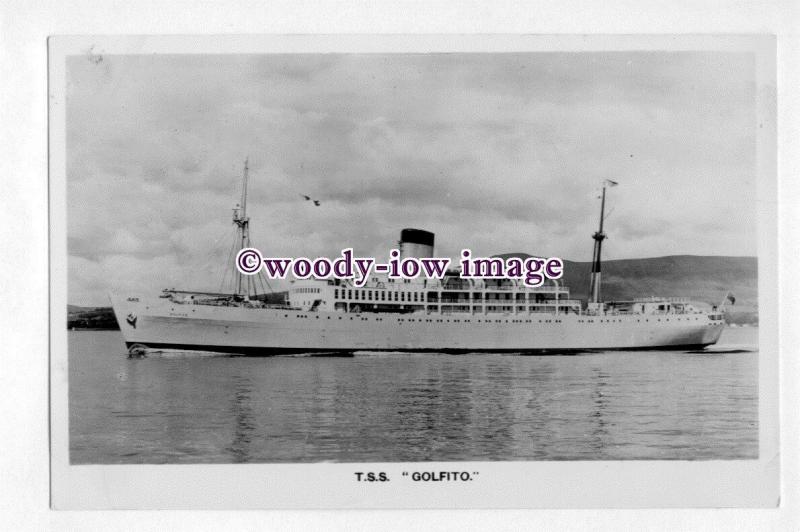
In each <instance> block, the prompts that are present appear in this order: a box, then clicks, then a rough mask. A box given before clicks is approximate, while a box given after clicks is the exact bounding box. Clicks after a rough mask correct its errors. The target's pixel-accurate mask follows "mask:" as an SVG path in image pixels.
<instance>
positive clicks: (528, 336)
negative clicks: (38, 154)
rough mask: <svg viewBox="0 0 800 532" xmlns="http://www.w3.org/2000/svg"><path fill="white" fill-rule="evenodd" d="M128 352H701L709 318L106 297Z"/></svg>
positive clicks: (711, 338) (718, 324) (712, 335)
mask: <svg viewBox="0 0 800 532" xmlns="http://www.w3.org/2000/svg"><path fill="white" fill-rule="evenodd" d="M112 304H113V307H114V312H115V314H116V317H117V321H118V322H119V325H120V329H121V331H122V335H123V337H124V338H125V343H126V345H127V346H128V347H129V348H131V347H134V346H136V345H137V344H139V345H141V346H144V347H147V348H158V349H189V350H202V351H217V352H227V353H236V354H250V355H268V354H277V353H291V352H352V351H365V350H368V351H371V350H376V351H437V352H491V351H505V352H564V351H580V350H593V349H597V350H609V349H656V348H661V349H680V348H700V347H703V346H706V345H710V344H713V343H715V342H716V341H717V340H718V339H719V337H720V334H722V329H723V322H722V321H720V320H719V319H712V316H711V315H709V314H703V313H692V314H683V315H681V314H670V315H661V316H659V315H642V314H629V315H625V314H620V315H604V316H590V315H585V314H584V315H578V314H574V313H570V314H545V313H531V314H528V313H525V314H516V315H515V314H499V313H495V314H473V315H470V314H466V313H465V314H450V315H440V314H428V315H426V314H424V313H415V314H400V313H369V312H366V313H361V314H356V313H344V312H339V311H335V312H332V311H313V312H311V311H301V310H288V309H252V308H245V307H233V306H231V307H225V306H211V305H193V304H178V303H175V302H173V301H171V300H169V299H164V298H144V297H138V298H137V297H128V298H116V297H112Z"/></svg>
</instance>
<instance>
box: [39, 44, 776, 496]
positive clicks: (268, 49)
mask: <svg viewBox="0 0 800 532" xmlns="http://www.w3.org/2000/svg"><path fill="white" fill-rule="evenodd" d="M774 46H775V43H774V40H773V39H772V38H771V37H768V36H767V37H719V36H716V37H712V36H684V37H680V38H676V37H654V36H649V37H634V36H627V37H620V36H595V37H581V36H513V35H512V36H508V35H492V36H441V35H439V36H435V35H426V36H313V37H309V36H266V37H208V36H207V37H191V36H171V37H164V36H159V37H131V38H125V37H54V38H52V39H51V40H50V56H49V57H50V67H51V70H50V82H51V86H50V110H51V114H50V120H51V137H50V157H51V159H50V160H51V167H50V185H51V189H50V190H51V194H50V205H51V211H50V212H51V218H50V226H51V235H50V237H51V240H50V250H51V276H52V277H51V280H52V284H51V287H52V291H51V333H50V334H51V371H52V374H51V375H52V387H51V394H52V399H51V408H52V410H51V412H52V433H51V434H52V457H53V464H52V466H53V505H54V507H56V508H59V509H108V508H159V509H160V508H167V509H209V508H214V509H251V508H609V507H617V508H626V507H640V508H646V507H705V506H707V507H738V506H745V507H747V506H752V507H774V506H776V505H777V502H778V466H779V460H778V444H777V435H778V433H777V426H778V425H777V413H778V411H777V404H778V401H777V386H776V385H777V361H778V358H777V354H778V349H777V328H776V327H775V323H776V319H777V286H776V283H775V279H776V277H777V276H776V267H777V262H776V256H777V255H776V244H777V228H776V224H775V221H776V216H777V212H776V206H777V203H776V199H777V195H776V186H775V185H776V179H775V157H776V154H775V135H774V128H775V116H774V103H773V101H774V97H775V94H774V92H775V87H774V78H775V73H774V68H775V64H774V54H775V48H774ZM89 49H91V50H92V53H95V54H108V55H117V54H120V55H123V54H152V53H170V54H187V53H191V54H198V53H203V54H218V53H225V54H227V53H286V52H289V53H294V52H302V53H326V52H345V53H347V52H358V53H373V52H381V53H384V52H392V53H407V52H508V51H552V50H558V51H563V50H570V51H580V52H583V51H587V50H591V51H596V50H603V51H606V50H668V51H674V50H723V51H737V52H741V51H746V52H752V53H753V54H754V56H755V58H756V71H757V88H758V94H759V102H758V103H759V112H758V117H757V118H758V121H759V123H760V124H762V125H763V127H761V128H759V129H758V148H759V150H758V157H757V165H758V174H759V175H758V187H757V191H758V192H757V198H755V201H756V205H757V206H758V209H757V210H758V221H759V230H760V231H759V237H760V238H759V281H760V286H759V301H760V302H761V305H760V321H761V324H762V325H761V327H760V328H759V332H760V339H759V342H760V360H759V369H760V371H759V376H760V377H759V388H760V400H759V453H760V458H759V459H758V460H734V461H663V462H662V461H633V460H632V461H620V462H613V461H586V462H574V461H557V462H534V461H528V462H505V463H503V462H474V463H470V462H461V463H457V464H456V463H416V464H411V463H406V464H291V465H285V464H282V465H274V464H248V465H246V466H243V465H233V464H230V465H213V466H209V465H136V466H131V465H122V466H107V465H104V466H100V465H92V466H90V465H81V466H71V465H69V458H68V447H69V446H68V418H69V417H68V399H67V363H66V362H67V352H66V346H67V331H66V327H65V326H64V323H65V322H66V306H67V300H66V292H67V291H66V283H67V278H66V275H67V274H66V272H67V267H66V266H67V265H66V256H67V249H66V230H65V228H66V214H67V213H66V194H65V190H66V176H65V167H66V164H65V160H66V158H65V138H64V135H65V127H64V124H65V117H64V104H63V102H64V92H65V88H66V84H65V80H66V78H65V72H64V67H65V58H66V57H67V56H71V55H84V54H86V53H87V51H88V50H89ZM453 470H465V471H479V472H480V475H479V477H478V479H477V480H476V481H473V482H468V483H412V482H409V481H408V480H407V479H403V478H402V477H401V472H403V471H453ZM356 471H385V472H387V473H388V474H389V477H390V478H392V481H390V482H387V483H382V484H377V483H376V484H371V483H358V482H356V481H355V480H354V472H356Z"/></svg>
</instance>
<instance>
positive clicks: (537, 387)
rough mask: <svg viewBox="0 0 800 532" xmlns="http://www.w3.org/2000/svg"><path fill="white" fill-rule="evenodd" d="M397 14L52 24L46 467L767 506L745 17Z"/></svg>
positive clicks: (770, 222)
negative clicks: (476, 22)
mask: <svg viewBox="0 0 800 532" xmlns="http://www.w3.org/2000/svg"><path fill="white" fill-rule="evenodd" d="M187 40H188V41H189V42H190V43H191V46H188V45H186V42H187ZM378 41H379V42H380V45H375V44H374V43H375V42H378ZM543 42H546V43H547V44H546V45H543V44H542V43H543ZM198 43H199V44H198ZM309 43H310V44H309ZM414 43H415V41H414V40H413V39H407V40H404V39H402V38H384V39H383V40H382V41H381V40H380V39H369V38H363V39H350V40H345V41H344V42H341V43H339V42H338V41H336V40H335V39H334V40H333V41H332V44H331V42H330V41H325V42H324V43H322V44H319V43H318V42H315V41H314V40H313V39H307V40H305V41H301V42H299V43H298V41H297V40H292V39H289V38H285V39H276V38H273V39H272V40H269V39H267V40H266V41H265V42H263V43H262V44H259V45H253V46H252V47H250V49H244V48H243V47H242V46H241V43H239V42H238V41H237V44H236V46H231V47H228V48H226V44H230V43H229V42H227V41H226V40H225V39H224V38H210V37H209V38H205V39H202V38H198V39H196V40H193V39H183V40H180V39H177V44H176V42H173V41H170V40H169V39H162V40H159V39H158V38H149V39H147V38H140V39H128V40H126V39H125V38H105V39H95V40H93V39H90V38H78V37H72V38H67V37H62V38H58V37H56V38H53V39H51V41H50V54H51V55H50V57H51V59H50V61H51V63H50V76H51V78H50V79H51V81H50V82H51V84H52V85H53V88H54V89H51V90H54V94H57V96H55V97H52V96H51V101H50V106H51V111H50V112H51V125H50V127H51V130H50V134H51V145H52V147H51V150H52V151H51V153H52V158H51V182H50V187H51V197H52V198H53V200H52V201H54V204H53V207H52V210H51V218H50V224H51V225H50V231H51V236H50V238H51V245H52V248H53V252H52V253H53V255H52V256H53V259H52V261H53V262H52V263H51V267H52V268H54V270H53V271H54V278H53V281H52V284H51V290H52V291H53V292H54V293H56V292H57V295H54V296H51V297H52V299H51V301H52V306H53V308H54V309H56V307H57V309H56V310H54V311H53V314H52V316H51V320H52V322H51V327H52V330H53V331H54V332H53V333H52V337H51V349H52V350H53V351H52V353H51V364H52V368H53V369H52V374H51V378H52V386H53V390H54V392H53V396H52V405H53V414H52V415H53V430H54V436H53V438H54V439H53V450H52V453H53V459H54V463H55V464H56V469H57V473H58V472H59V471H60V472H62V473H63V474H62V473H58V474H57V475H56V477H57V478H61V479H69V478H71V477H70V475H71V474H72V473H70V471H72V472H74V474H75V475H78V474H83V473H82V472H95V473H96V472H97V471H100V472H102V471H105V470H106V469H104V468H108V470H109V471H118V472H120V473H119V474H123V472H132V471H152V470H154V471H159V472H163V471H169V472H170V474H175V475H179V476H180V475H182V474H183V473H184V472H186V471H191V472H192V475H193V477H192V478H196V475H202V471H204V470H205V469H204V468H205V467H208V466H216V465H220V466H223V465H224V466H230V467H235V468H237V469H234V471H237V472H241V471H245V472H248V473H247V474H251V473H253V474H257V475H262V474H263V475H266V477H264V478H267V477H268V478H270V479H272V480H271V481H270V482H273V481H275V478H276V477H274V476H270V475H272V474H273V473H272V472H275V473H274V474H275V475H279V474H280V473H278V472H279V471H283V470H282V469H275V468H276V467H277V466H290V465H291V466H301V465H302V466H308V467H311V468H312V469H311V471H326V472H327V471H336V473H335V474H334V473H324V475H327V476H330V477H333V476H335V479H336V480H335V482H336V483H337V484H338V485H342V484H344V485H346V487H343V488H341V489H342V490H343V492H348V491H353V492H357V491H358V492H359V493H360V491H359V490H361V491H365V492H369V493H368V494H362V495H354V496H353V498H351V499H346V496H345V495H342V496H341V497H345V499H342V498H341V497H340V498H338V499H336V497H334V499H335V502H333V503H331V504H335V505H340V506H344V507H348V506H349V507H393V506H401V507H402V506H413V505H416V506H423V507H424V506H429V505H442V504H444V503H442V500H443V499H441V497H440V495H441V493H440V492H441V490H443V489H445V488H444V486H445V485H447V486H448V488H447V489H449V490H456V491H458V493H461V492H463V493H464V497H463V499H462V500H463V501H464V502H463V504H466V505H470V504H472V505H475V504H479V503H478V502H477V501H480V500H481V499H480V497H481V495H480V494H481V490H483V489H484V488H485V487H486V486H489V485H493V486H495V488H496V487H497V486H498V485H499V484H498V483H502V482H501V477H503V478H511V477H513V475H515V474H519V475H522V474H523V473H524V472H525V471H534V469H526V468H544V469H537V471H546V474H544V475H543V476H541V477H540V478H541V479H542V482H541V485H539V486H538V487H537V488H536V491H535V493H534V494H533V495H531V496H530V497H529V498H527V499H524V498H522V495H519V496H517V495H513V496H508V497H507V502H503V501H502V500H500V501H498V500H497V499H503V498H505V497H506V496H505V495H503V494H502V493H501V492H500V491H496V492H495V494H494V495H493V497H494V498H492V499H491V502H489V501H490V499H485V500H486V501H487V502H486V504H487V505H488V506H497V507H503V506H505V505H506V504H508V505H511V506H517V507H526V506H527V507H535V506H539V505H541V504H552V505H554V506H573V505H577V506H580V504H581V501H575V500H573V501H570V502H565V500H566V499H556V498H548V497H558V496H557V495H553V494H548V493H547V492H548V491H549V489H548V486H549V485H550V484H549V482H550V481H552V482H554V484H553V486H558V482H559V481H560V480H559V478H560V477H563V478H561V480H564V482H567V480H565V479H566V478H579V477H580V475H581V473H580V471H579V469H569V468H580V467H584V466H585V467H587V468H596V469H595V471H598V470H599V469H597V468H605V469H604V474H606V475H612V476H614V475H615V473H614V471H616V470H617V469H616V468H617V467H618V468H619V469H618V471H619V472H620V473H619V474H620V475H621V476H622V478H624V477H627V476H631V477H636V478H637V480H636V481H632V482H631V483H630V484H629V485H628V489H629V490H632V491H637V490H639V488H637V487H636V486H638V484H637V482H644V478H645V475H640V474H638V473H636V472H637V471H639V469H636V468H645V467H651V466H652V467H654V468H661V469H660V471H662V472H663V471H676V475H678V476H680V478H681V479H683V480H682V482H685V483H686V484H687V485H690V484H692V483H696V484H702V483H704V482H705V481H706V480H708V482H714V481H719V482H720V483H723V482H728V486H734V487H735V486H738V485H739V484H737V482H744V480H742V478H744V477H741V478H740V477H736V478H737V480H736V481H734V480H730V481H726V480H724V478H726V477H719V476H717V474H716V473H715V471H717V470H718V469H719V470H721V468H725V467H730V468H731V469H732V470H735V469H736V468H739V467H740V468H747V471H750V472H751V473H752V474H753V475H756V476H757V475H763V476H761V477H758V478H759V479H760V480H758V482H759V483H760V484H759V485H760V488H759V490H754V491H753V492H752V493H750V495H752V497H753V499H752V500H754V501H761V502H755V503H753V504H754V505H760V506H768V505H770V504H774V503H775V500H776V497H777V478H778V470H777V466H778V458H777V402H776V401H777V400H776V396H775V393H777V392H776V388H777V380H776V379H777V356H778V352H777V338H776V330H777V329H776V327H777V325H776V321H775V320H776V316H777V309H776V304H777V303H776V301H777V287H776V284H775V283H776V275H775V272H776V263H775V257H774V249H775V245H776V243H775V239H776V229H775V225H774V223H775V222H774V216H775V202H774V197H773V196H774V194H775V181H776V177H775V157H776V152H775V133H774V129H775V120H776V117H775V83H776V81H775V70H774V69H775V67H774V41H773V40H771V39H770V38H769V37H756V36H753V37H737V38H733V37H731V38H726V37H716V38H710V37H709V38H705V39H697V38H690V37H675V38H671V39H670V38H658V37H652V38H649V39H648V38H644V37H640V38H638V39H630V38H629V39H627V40H626V39H625V38H619V39H617V40H613V39H610V38H605V39H594V40H592V39H589V40H588V41H587V40H586V39H584V40H582V41H581V40H578V39H572V40H570V39H562V40H559V39H555V40H550V41H543V40H542V39H537V38H534V37H530V38H527V39H521V38H516V39H514V38H509V39H506V40H504V39H500V38H496V39H490V40H489V41H488V44H486V42H485V41H481V40H475V39H473V40H469V39H464V38H462V39H460V40H459V39H455V43H454V42H453V39H452V38H447V39H438V40H437V39H436V38H433V37H432V38H431V39H429V40H427V41H426V40H424V39H423V42H421V43H420V44H414ZM576 43H578V44H577V45H576ZM62 252H63V253H62ZM245 252H246V253H250V254H251V255H250V256H246V253H245ZM254 265H255V266H254ZM248 268H249V269H248ZM59 279H61V280H63V281H64V285H63V286H61V285H60V284H59V285H58V286H59V287H58V288H56V286H55V285H56V283H57V281H59ZM62 307H63V308H62ZM61 318H63V320H61ZM56 344H58V346H57V345H56ZM121 466H125V467H121ZM154 466H158V467H156V468H155V469H148V468H152V467H154ZM190 466H194V467H190ZM115 468H116V469H115ZM315 468H316V469H315ZM320 468H321V469H320ZM331 468H333V469H331ZM560 468H564V471H569V473H565V474H564V475H566V476H563V475H562V474H561V473H560V471H561V469H560ZM208 471H213V470H212V469H209V470H208ZM693 471H702V473H698V474H695V473H693ZM255 472H259V473H255ZM756 472H757V473H756ZM95 473H92V474H95ZM96 474H98V475H102V473H96ZM159 474H160V473H159ZM234 474H239V473H234ZM504 475H510V477H504ZM573 475H578V476H576V477H573ZM701 475H702V476H701ZM589 477H590V475H589V474H588V473H587V474H586V478H589ZM93 478H95V479H97V478H98V477H96V476H95V477H93ZM103 478H105V477H103ZM753 478H755V477H753ZM96 481H97V480H96ZM293 481H294V482H296V483H297V484H293V485H294V486H295V487H297V486H302V485H303V484H302V481H301V480H300V479H298V478H294V479H293ZM527 481H528V482H531V483H533V479H532V478H531V477H528V480H527ZM58 482H60V481H58ZM58 482H57V486H56V487H55V488H54V489H56V490H57V491H58V490H59V489H60V490H61V491H60V493H61V494H62V497H61V499H59V498H58V497H56V500H57V501H58V500H61V501H65V502H63V503H62V504H63V507H65V508H68V507H72V506H78V507H84V506H87V505H88V506H92V504H89V503H86V502H85V501H79V499H76V498H74V496H73V495H71V494H68V493H67V492H68V491H69V489H68V486H69V485H71V484H70V482H71V481H68V480H64V481H63V482H61V483H60V484H59V483H58ZM98 482H99V481H98ZM109 482H110V481H109ZM331 482H333V480H331ZM620 482H622V481H620ZM751 482H754V481H752V480H751ZM492 483H494V484H492ZM591 484H592V483H591V482H589V485H587V487H582V488H581V489H582V490H583V489H585V490H588V491H591V490H592V489H595V488H593V487H591V486H590V485H591ZM248 485H249V484H243V485H242V489H245V487H246V486H248ZM58 486H60V488H59V487H58ZM262 487H263V486H262ZM264 489H266V490H267V491H268V492H271V491H277V489H276V488H275V487H274V486H266V487H264ZM320 489H321V488H320ZM337 489H338V488H337ZM437 489H438V490H439V491H436V490H437ZM505 489H510V488H505ZM573 489H574V488H573ZM596 489H597V490H598V491H602V490H603V488H602V486H599V485H598V486H596ZM733 489H734V488H731V490H733ZM736 489H738V488H736ZM388 490H401V491H403V493H407V492H413V495H411V496H410V499H409V501H410V502H408V503H404V502H402V501H403V500H404V499H402V498H391V497H390V496H389V495H387V494H389V493H392V491H388ZM125 491H126V494H127V495H130V493H129V492H130V491H136V490H135V488H133V487H132V486H129V487H128V488H126V489H125ZM555 491H558V490H555ZM588 491H587V492H588ZM639 491H640V492H641V493H645V492H646V491H647V490H639ZM756 492H758V493H759V495H755V494H754V493H756ZM452 493H453V492H452V491H450V496H452ZM675 493H676V494H677V495H675V497H676V498H675V499H674V501H675V502H668V501H666V500H665V501H662V502H663V503H664V504H665V505H667V506H674V505H677V504H679V502H680V501H683V503H685V504H686V505H690V506H691V505H704V504H712V503H706V502H703V501H706V500H708V501H727V500H730V501H733V502H731V503H730V504H731V505H738V504H743V503H737V502H736V501H738V500H740V499H736V498H735V497H733V496H731V498H730V499H725V497H727V496H728V494H727V492H726V491H725V490H724V489H722V490H715V489H709V490H707V492H704V491H703V489H702V488H700V487H698V486H695V487H692V488H685V489H681V488H680V487H675ZM536 494H538V496H541V499H537V498H536V497H537V495H536ZM693 494H694V495H693ZM136 496H142V497H147V496H149V495H136ZM562 496H565V495H563V494H562ZM638 496H639V495H630V494H629V495H628V498H627V499H625V498H621V499H619V500H620V501H623V502H619V504H620V505H622V506H625V505H635V506H642V505H650V506H659V505H660V504H659V503H658V502H657V501H656V502H654V501H650V502H648V500H646V499H644V498H641V499H638V498H636V497H638ZM645 496H646V495H642V497H645ZM693 496H696V499H692V501H694V502H691V501H690V502H686V500H685V499H682V498H681V497H686V498H689V497H693ZM292 497H295V499H292ZM310 497H311V495H309V498H310ZM704 497H709V498H708V499H705V498H704ZM715 497H717V498H715ZM301 499H302V500H303V501H305V502H297V503H293V502H292V500H297V501H300V500H301ZM334 499H332V500H334ZM248 500H249V501H251V502H245V503H243V504H244V506H254V507H265V508H269V507H272V506H273V504H274V505H275V506H277V507H285V506H293V505H295V504H296V505H298V506H304V507H314V506H315V504H314V503H313V502H308V501H309V499H303V496H301V495H292V494H287V493H283V494H281V495H280V496H279V497H278V498H276V499H269V498H262V499H260V500H258V501H255V500H254V499H248ZM586 500H589V499H586ZM586 500H585V501H586ZM603 500H606V499H600V501H601V502H600V503H599V504H606V503H604V502H602V501H603ZM742 500H743V499H742ZM69 501H72V502H69ZM75 501H79V502H75ZM343 501H344V502H343ZM364 501H367V502H364ZM370 501H372V502H370ZM376 501H377V502H376ZM470 501H471V502H470ZM548 501H549V502H548ZM585 501H583V502H585ZM624 501H628V502H624ZM764 501H771V502H764ZM119 504H123V503H119ZM142 504H146V503H142ZM177 504H178V506H184V507H192V506H193V503H192V501H190V500H189V499H188V498H187V499H182V502H179V503H177ZM454 504H455V505H456V506H458V505H459V504H460V503H454ZM714 504H716V503H714ZM326 505H327V503H325V502H324V501H320V506H326ZM112 506H113V504H112Z"/></svg>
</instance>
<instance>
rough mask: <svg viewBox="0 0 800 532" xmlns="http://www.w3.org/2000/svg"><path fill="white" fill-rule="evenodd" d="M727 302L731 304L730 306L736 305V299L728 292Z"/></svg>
mask: <svg viewBox="0 0 800 532" xmlns="http://www.w3.org/2000/svg"><path fill="white" fill-rule="evenodd" d="M728 301H730V302H731V305H735V304H736V298H735V297H733V294H731V293H730V292H728Z"/></svg>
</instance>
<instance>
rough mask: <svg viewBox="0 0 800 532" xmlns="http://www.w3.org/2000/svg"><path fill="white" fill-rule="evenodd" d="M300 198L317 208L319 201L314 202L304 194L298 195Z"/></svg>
mask: <svg viewBox="0 0 800 532" xmlns="http://www.w3.org/2000/svg"><path fill="white" fill-rule="evenodd" d="M300 196H301V197H302V198H303V199H304V200H306V201H311V202H313V203H314V206H315V207H319V200H315V199H313V198H312V197H311V196H306V195H305V194H300Z"/></svg>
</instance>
